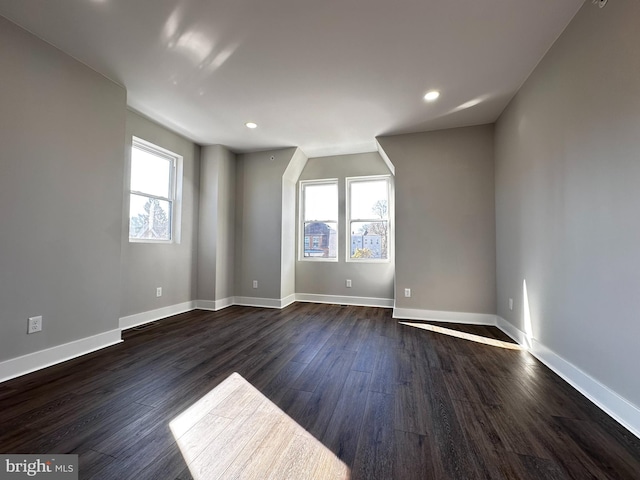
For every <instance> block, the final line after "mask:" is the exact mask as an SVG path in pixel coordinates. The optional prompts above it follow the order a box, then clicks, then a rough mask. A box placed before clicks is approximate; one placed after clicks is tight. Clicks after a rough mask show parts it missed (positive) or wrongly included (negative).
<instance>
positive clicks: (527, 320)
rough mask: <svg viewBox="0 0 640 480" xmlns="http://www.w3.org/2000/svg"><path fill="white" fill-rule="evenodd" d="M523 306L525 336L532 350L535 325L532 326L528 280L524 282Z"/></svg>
mask: <svg viewBox="0 0 640 480" xmlns="http://www.w3.org/2000/svg"><path fill="white" fill-rule="evenodd" d="M522 305H523V308H524V312H523V314H524V334H525V340H526V342H527V346H528V347H529V348H531V347H532V346H533V345H532V341H533V325H532V324H531V309H530V308H529V293H528V292H527V280H526V279H524V280H522Z"/></svg>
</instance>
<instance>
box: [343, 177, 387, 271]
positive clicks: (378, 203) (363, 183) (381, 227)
mask: <svg viewBox="0 0 640 480" xmlns="http://www.w3.org/2000/svg"><path fill="white" fill-rule="evenodd" d="M347 192H348V206H349V208H348V219H347V225H348V227H349V232H350V235H349V243H350V247H349V258H350V259H354V260H362V259H379V260H386V259H388V258H389V179H388V177H360V178H348V179H347Z"/></svg>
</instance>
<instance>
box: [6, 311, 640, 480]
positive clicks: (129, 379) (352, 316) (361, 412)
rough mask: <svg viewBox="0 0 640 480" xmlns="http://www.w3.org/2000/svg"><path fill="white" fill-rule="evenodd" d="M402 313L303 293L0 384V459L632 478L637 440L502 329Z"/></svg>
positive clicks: (231, 469) (306, 471)
mask: <svg viewBox="0 0 640 480" xmlns="http://www.w3.org/2000/svg"><path fill="white" fill-rule="evenodd" d="M410 323H428V324H429V325H431V327H429V329H423V328H418V327H419V325H418V326H412V325H404V324H401V323H400V322H398V321H396V320H394V319H392V318H391V311H390V310H386V309H378V308H367V307H342V306H338V305H317V304H303V303H296V304H294V305H291V306H290V307H288V308H286V309H284V310H268V309H260V308H250V307H230V308H227V309H225V310H222V311H220V312H205V311H193V312H189V313H186V314H182V315H177V316H175V317H172V318H170V319H166V320H163V321H161V322H157V323H155V324H152V325H149V326H146V327H144V328H140V329H137V330H136V329H132V330H128V331H126V332H125V333H124V334H123V338H124V340H125V341H124V343H121V344H118V345H115V346H113V347H109V348H107V349H104V350H101V351H99V352H95V353H93V354H90V355H86V356H84V357H81V358H78V359H75V360H72V361H69V362H65V363H63V364H60V365H56V366H54V367H50V368H48V369H45V370H41V371H39V372H35V373H32V374H30V375H26V376H24V377H21V378H18V379H14V380H11V381H9V382H5V383H3V384H0V453H76V454H79V456H80V478H83V479H100V480H102V479H136V480H143V479H154V480H158V479H169V480H173V479H180V480H186V479H196V480H205V479H207V480H208V479H214V478H221V479H231V478H234V479H235V478H246V479H269V478H272V479H282V478H291V479H296V480H298V479H312V478H318V479H324V478H331V479H365V480H373V479H384V480H388V479H398V480H411V479H438V480H439V479H476V478H477V479H586V478H595V479H638V478H640V440H639V439H638V438H636V437H635V436H633V435H632V434H631V433H629V432H628V431H626V430H625V429H624V428H622V427H621V426H620V425H619V424H617V423H616V422H615V421H614V420H612V419H611V418H610V417H608V416H607V415H606V414H604V413H603V412H602V411H600V410H599V409H598V408H597V407H595V406H594V405H593V404H591V403H590V402H589V401H588V400H586V399H585V398H584V397H583V396H582V395H581V394H579V393H578V392H577V391H575V390H574V389H573V388H572V387H571V386H569V385H568V384H567V383H566V382H564V381H563V380H561V379H560V378H559V377H558V376H557V375H555V374H554V373H552V372H551V371H550V370H549V369H547V368H546V367H545V366H544V365H542V364H541V363H539V362H538V361H537V360H536V359H535V358H533V357H532V356H531V355H529V354H528V353H527V352H526V351H520V350H517V349H510V348H503V347H505V346H506V347H508V346H509V345H503V344H501V343H500V342H506V343H512V342H511V341H510V340H509V338H508V337H506V336H505V335H504V334H502V333H501V332H500V331H499V330H498V329H496V328H493V327H482V326H468V325H452V324H438V323H437V322H413V321H412V322H410ZM433 327H436V328H433ZM447 330H456V331H458V332H464V333H466V334H468V335H466V336H465V335H463V337H464V338H457V337H454V336H451V335H449V334H447ZM482 338H487V339H493V340H498V342H493V344H492V345H487V344H484V343H479V341H482Z"/></svg>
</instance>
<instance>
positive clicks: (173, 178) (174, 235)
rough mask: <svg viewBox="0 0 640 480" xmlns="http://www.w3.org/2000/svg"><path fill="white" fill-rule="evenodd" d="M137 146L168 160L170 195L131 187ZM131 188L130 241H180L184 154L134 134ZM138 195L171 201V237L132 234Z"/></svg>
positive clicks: (130, 160)
mask: <svg viewBox="0 0 640 480" xmlns="http://www.w3.org/2000/svg"><path fill="white" fill-rule="evenodd" d="M134 148H137V149H139V150H143V151H145V152H147V153H150V154H151V155H154V156H156V157H160V158H162V159H165V160H168V161H169V164H170V167H169V191H168V193H169V196H168V197H164V196H161V195H153V194H150V193H146V192H142V191H139V190H133V189H132V188H131V184H132V165H133V149H134ZM129 155H130V156H129V188H128V192H127V193H128V197H127V201H128V212H127V226H128V237H129V243H160V244H172V243H179V241H178V239H179V232H178V228H177V227H178V225H179V223H178V219H179V218H180V215H179V211H178V210H179V203H180V202H179V199H178V196H179V195H178V193H179V192H178V183H179V182H178V171H179V167H180V166H181V165H182V156H181V155H178V154H177V153H175V152H172V151H170V150H167V149H166V148H163V147H160V146H159V145H156V144H154V143H151V142H149V141H147V140H144V139H142V138H139V137H136V136H134V135H132V137H131V149H130V151H129ZM132 195H137V196H141V197H146V198H150V199H156V200H162V201H166V202H168V203H169V238H168V239H162V238H138V237H132V236H131V196H132Z"/></svg>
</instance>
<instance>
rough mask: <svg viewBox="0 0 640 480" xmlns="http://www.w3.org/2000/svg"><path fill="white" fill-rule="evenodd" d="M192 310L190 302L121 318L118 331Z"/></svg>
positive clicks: (193, 303)
mask: <svg viewBox="0 0 640 480" xmlns="http://www.w3.org/2000/svg"><path fill="white" fill-rule="evenodd" d="M194 308H195V302H193V301H191V302H184V303H177V304H175V305H169V306H168V307H162V308H157V309H155V310H149V311H147V312H141V313H136V314H134V315H129V316H127V317H122V318H120V330H126V329H127V328H133V327H137V326H138V325H144V324H145V323H149V322H155V321H156V320H161V319H164V318H167V317H170V316H172V315H178V314H179V313H184V312H189V311H191V310H193V309H194Z"/></svg>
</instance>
